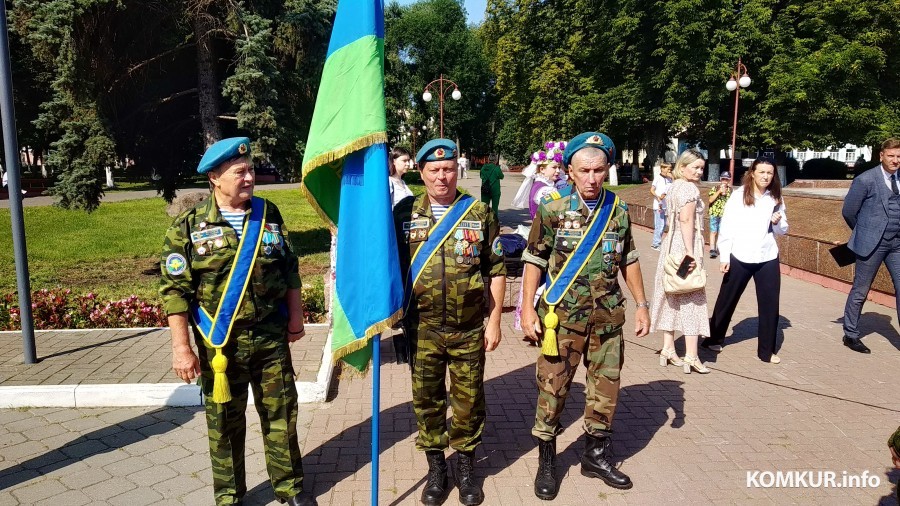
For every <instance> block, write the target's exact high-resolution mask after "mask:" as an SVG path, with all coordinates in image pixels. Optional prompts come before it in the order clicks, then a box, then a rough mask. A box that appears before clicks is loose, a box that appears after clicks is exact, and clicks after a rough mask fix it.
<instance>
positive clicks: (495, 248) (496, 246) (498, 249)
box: [491, 236, 503, 257]
mask: <svg viewBox="0 0 900 506" xmlns="http://www.w3.org/2000/svg"><path fill="white" fill-rule="evenodd" d="M491 251H492V252H493V253H494V254H495V255H497V256H501V257H502V256H503V243H502V242H500V237H499V236H498V237H497V238H496V239H494V243H493V244H491Z"/></svg>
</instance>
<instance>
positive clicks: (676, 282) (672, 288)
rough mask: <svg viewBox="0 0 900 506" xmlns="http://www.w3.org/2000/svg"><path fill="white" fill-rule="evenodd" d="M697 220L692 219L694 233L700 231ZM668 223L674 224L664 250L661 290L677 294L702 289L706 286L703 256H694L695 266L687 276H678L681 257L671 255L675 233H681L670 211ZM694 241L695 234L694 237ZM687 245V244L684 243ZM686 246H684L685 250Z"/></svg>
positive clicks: (673, 213) (673, 214)
mask: <svg viewBox="0 0 900 506" xmlns="http://www.w3.org/2000/svg"><path fill="white" fill-rule="evenodd" d="M697 221H698V220H696V219H695V220H694V233H695V234H699V233H700V227H699V225H700V224H699V223H698V222H697ZM669 223H674V224H676V226H673V227H671V230H670V232H669V234H670V236H669V248H668V250H667V251H666V260H665V262H663V291H665V292H666V293H667V294H669V295H678V294H682V293H691V292H696V291H697V290H703V289H704V288H706V270H705V269H704V268H703V257H702V256H701V257H700V258H696V256H695V257H694V261H695V262H696V263H697V266H696V267H694V270H692V271H691V272H689V273H688V275H687V277H685V278H680V277H678V275H677V274H676V272H678V267H679V266H680V265H681V260H682V259H681V258H675V257H674V256H673V255H672V242H674V241H675V234H677V233H681V232H680V231H678V228H679V227H678V226H677V222H676V221H675V212H674V211H672V212H671V213H669ZM694 240H695V241H696V236H695V239H694ZM685 246H687V245H685ZM687 249H688V248H687V247H685V250H687ZM690 249H692V250H693V249H694V248H693V245H691V248H690Z"/></svg>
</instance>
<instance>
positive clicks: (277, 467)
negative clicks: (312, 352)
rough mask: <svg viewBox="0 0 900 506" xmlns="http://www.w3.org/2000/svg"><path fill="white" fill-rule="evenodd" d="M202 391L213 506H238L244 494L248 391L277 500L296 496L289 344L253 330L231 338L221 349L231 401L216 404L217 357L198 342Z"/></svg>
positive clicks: (299, 479) (298, 479)
mask: <svg viewBox="0 0 900 506" xmlns="http://www.w3.org/2000/svg"><path fill="white" fill-rule="evenodd" d="M197 348H198V351H199V358H200V368H201V375H200V386H201V388H202V390H203V395H204V396H205V399H206V425H207V428H208V429H209V455H210V458H211V459H212V473H213V493H214V495H215V500H216V504H217V505H219V506H221V505H226V504H239V503H240V501H241V498H242V497H244V494H246V492H247V483H246V478H245V469H244V443H245V439H246V435H247V421H246V418H245V416H244V414H245V412H246V410H247V396H248V394H247V389H248V385H249V387H250V388H252V389H253V400H254V403H255V404H256V411H257V413H259V419H260V427H261V429H262V435H263V445H264V446H265V455H266V469H267V470H268V472H269V479H270V481H271V483H272V488H273V489H275V495H276V496H278V497H284V498H288V497H293V496H295V495H297V494H299V493H300V491H301V490H302V483H303V466H302V462H301V459H300V446H299V444H298V443H297V387H296V385H295V384H294V371H293V365H292V364H291V353H290V348H288V343H287V339H286V338H285V337H283V336H282V335H273V333H272V332H254V331H252V330H249V331H243V332H240V333H239V334H237V335H234V333H233V334H232V336H231V337H230V338H229V341H228V344H226V345H225V350H224V352H225V356H226V357H228V369H227V370H226V373H225V374H226V375H227V376H228V385H229V386H230V388H231V395H232V400H231V401H230V402H227V403H225V404H216V403H214V402H213V401H212V400H211V399H210V396H211V395H212V389H213V372H212V369H211V366H210V360H211V359H212V357H214V356H215V351H214V350H213V349H211V348H208V347H207V346H206V345H205V343H204V342H203V340H202V339H198V340H197Z"/></svg>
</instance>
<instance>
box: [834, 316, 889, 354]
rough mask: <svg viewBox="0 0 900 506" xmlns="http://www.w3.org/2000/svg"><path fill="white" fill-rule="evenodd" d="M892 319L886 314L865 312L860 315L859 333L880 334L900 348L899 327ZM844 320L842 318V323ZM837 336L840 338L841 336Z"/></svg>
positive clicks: (863, 334) (864, 334)
mask: <svg viewBox="0 0 900 506" xmlns="http://www.w3.org/2000/svg"><path fill="white" fill-rule="evenodd" d="M892 320H893V318H891V317H890V316H888V315H886V314H881V313H871V312H870V313H863V315H862V316H860V317H859V335H860V337H866V336H868V335H869V334H878V335H880V336H882V337H884V338H885V339H887V340H888V342H890V343H891V344H892V345H894V348H897V349H898V350H900V333H897V329H895V328H894V325H893V324H892V323H891V321H892ZM843 321H844V320H843V319H841V323H843ZM835 337H836V338H840V336H835Z"/></svg>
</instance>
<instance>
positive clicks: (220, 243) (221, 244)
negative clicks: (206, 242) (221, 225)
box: [213, 237, 225, 248]
mask: <svg viewBox="0 0 900 506" xmlns="http://www.w3.org/2000/svg"><path fill="white" fill-rule="evenodd" d="M213 244H215V245H216V247H217V248H221V247H222V246H224V245H225V241H223V240H222V238H221V237H219V238H218V239H216V240H215V241H214V242H213Z"/></svg>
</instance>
